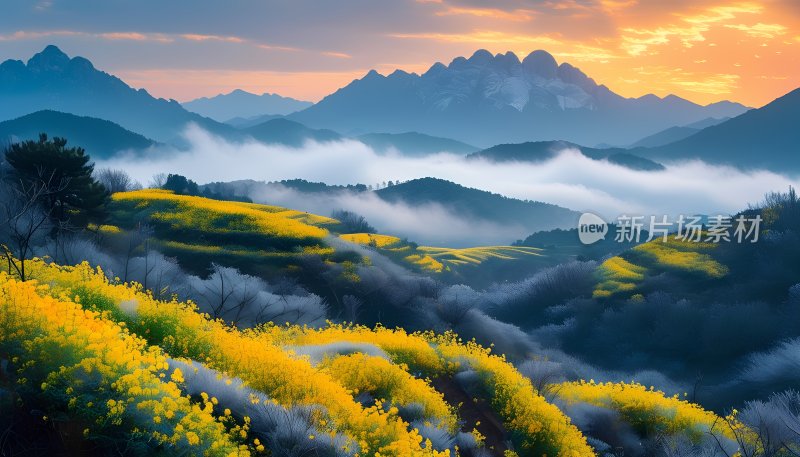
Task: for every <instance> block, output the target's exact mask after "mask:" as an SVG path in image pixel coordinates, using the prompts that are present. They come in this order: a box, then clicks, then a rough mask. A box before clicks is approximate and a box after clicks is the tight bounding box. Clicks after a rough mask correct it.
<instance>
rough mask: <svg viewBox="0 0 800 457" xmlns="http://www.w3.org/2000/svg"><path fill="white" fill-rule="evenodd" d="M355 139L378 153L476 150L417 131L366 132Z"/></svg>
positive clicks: (472, 147) (428, 152)
mask: <svg viewBox="0 0 800 457" xmlns="http://www.w3.org/2000/svg"><path fill="white" fill-rule="evenodd" d="M356 139H357V140H358V141H360V142H362V143H364V144H366V145H367V146H369V147H371V148H372V149H373V150H375V151H376V152H379V153H385V152H388V151H390V150H394V151H397V152H399V153H401V154H404V155H408V156H424V155H428V154H435V153H437V152H450V153H453V154H469V153H471V152H475V151H477V150H478V148H476V147H475V146H471V145H469V144H466V143H462V142H460V141H456V140H451V139H450V138H441V137H436V136H431V135H425V134H424V133H418V132H403V133H367V134H365V135H359V136H358V137H357V138H356Z"/></svg>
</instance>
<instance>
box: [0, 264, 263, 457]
mask: <svg viewBox="0 0 800 457" xmlns="http://www.w3.org/2000/svg"><path fill="white" fill-rule="evenodd" d="M48 292H49V288H48V287H47V286H40V285H38V284H37V283H36V282H25V283H21V282H18V281H16V280H14V279H11V278H10V277H9V276H8V275H7V274H6V273H4V272H0V348H2V351H3V352H6V353H9V354H13V358H14V359H15V360H19V362H20V368H19V369H18V370H17V372H16V376H17V377H18V382H19V383H20V384H21V385H22V387H23V388H27V389H29V390H32V391H33V394H34V395H37V396H40V397H44V398H49V399H51V400H53V401H54V403H55V406H56V407H58V405H61V406H62V407H64V406H65V407H67V408H68V410H69V411H70V412H71V413H72V414H74V415H76V416H78V417H81V418H83V419H84V420H87V421H90V422H91V424H92V425H91V427H96V428H97V429H98V431H100V430H110V429H117V430H119V429H120V428H121V426H123V425H125V426H127V427H126V428H127V429H128V430H135V432H133V433H132V435H133V437H134V438H136V437H139V438H141V439H142V440H144V441H152V442H155V443H157V444H159V445H162V446H171V447H175V448H180V449H184V451H183V452H184V453H188V454H195V455H209V456H227V455H241V456H245V455H249V453H248V451H247V449H246V447H245V448H243V447H240V446H239V445H238V444H237V443H236V442H235V441H234V440H233V439H231V437H230V436H228V434H227V432H226V428H225V426H224V425H223V424H222V423H221V422H219V421H217V419H215V417H214V416H213V415H212V413H211V411H210V410H209V409H208V408H203V407H201V406H200V405H198V404H195V403H192V402H191V401H190V399H189V398H188V397H186V396H184V395H182V394H181V391H180V388H179V387H178V385H177V384H176V382H177V380H170V381H165V380H163V379H162V378H161V377H160V376H159V374H160V373H163V372H164V371H165V370H167V369H168V363H167V358H166V356H165V355H164V353H163V351H162V350H160V349H159V348H156V347H152V346H150V347H148V345H147V343H146V342H145V341H144V340H143V339H142V338H139V337H137V336H135V335H132V334H130V333H129V332H128V331H127V330H126V329H125V328H124V326H121V325H118V324H117V323H114V322H112V321H110V320H108V319H106V318H105V317H104V316H103V315H102V314H100V313H97V312H94V311H89V310H86V309H83V308H82V307H81V306H80V305H79V304H77V303H73V302H71V301H68V300H64V299H56V298H53V297H50V296H48V295H46V294H47V293H48ZM90 432H91V428H90V429H89V432H88V433H90Z"/></svg>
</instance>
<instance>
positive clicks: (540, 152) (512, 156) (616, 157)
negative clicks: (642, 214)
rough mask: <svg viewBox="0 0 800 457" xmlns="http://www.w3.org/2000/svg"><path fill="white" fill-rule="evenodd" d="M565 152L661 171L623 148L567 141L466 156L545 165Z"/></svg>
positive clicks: (534, 143)
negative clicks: (590, 145) (600, 146)
mask: <svg viewBox="0 0 800 457" xmlns="http://www.w3.org/2000/svg"><path fill="white" fill-rule="evenodd" d="M565 149H576V150H578V151H580V152H581V154H583V155H584V156H586V157H588V158H590V159H592V160H607V161H609V162H611V163H615V164H617V165H622V166H624V167H627V168H631V169H634V170H644V171H657V170H663V169H664V166H663V165H661V164H660V163H657V162H654V161H652V160H650V159H646V158H644V157H641V156H639V155H637V154H636V152H637V151H636V150H634V151H629V150H627V149H622V148H604V149H598V148H589V147H586V146H581V145H578V144H574V143H570V142H568V141H529V142H525V143H517V144H498V145H496V146H492V147H490V148H487V149H484V150H482V151H478V152H475V153H473V154H470V155H469V156H467V157H468V158H471V159H486V160H491V161H493V162H512V161H516V162H534V163H536V162H544V161H545V160H548V159H551V158H553V157H555V156H556V154H558V153H559V152H560V151H563V150H565Z"/></svg>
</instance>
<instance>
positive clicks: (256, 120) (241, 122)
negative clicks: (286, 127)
mask: <svg viewBox="0 0 800 457" xmlns="http://www.w3.org/2000/svg"><path fill="white" fill-rule="evenodd" d="M279 117H283V116H281V115H280V114H262V115H260V116H252V117H242V116H237V117H234V118H231V119H228V120H227V121H225V123H226V124H228V125H230V126H233V127H236V128H237V129H246V128H247V127H252V126H254V125H258V124H262V123H264V122H267V121H271V120H272V119H278V118H279Z"/></svg>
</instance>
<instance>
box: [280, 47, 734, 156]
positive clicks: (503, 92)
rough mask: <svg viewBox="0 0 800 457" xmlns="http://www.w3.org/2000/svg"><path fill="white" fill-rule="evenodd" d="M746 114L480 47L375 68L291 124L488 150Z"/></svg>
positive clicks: (602, 138)
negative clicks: (442, 59) (386, 71)
mask: <svg viewBox="0 0 800 457" xmlns="http://www.w3.org/2000/svg"><path fill="white" fill-rule="evenodd" d="M745 110H746V108H745V107H744V106H742V105H740V104H738V103H731V102H720V103H714V104H711V105H708V106H700V105H697V104H695V103H692V102H690V101H688V100H684V99H682V98H679V97H676V96H674V95H669V96H667V97H664V98H659V97H657V96H655V95H646V96H643V97H640V98H637V99H629V98H624V97H621V96H619V95H617V94H615V93H613V92H611V91H610V90H609V89H608V88H607V87H605V86H603V85H598V84H597V83H595V82H594V81H593V80H592V79H591V78H589V77H588V76H586V75H585V74H584V73H582V72H581V71H580V70H579V69H577V68H575V67H573V66H572V65H570V64H568V63H562V64H560V65H559V64H557V63H556V61H555V59H554V58H553V57H552V56H551V55H550V54H548V53H547V52H545V51H534V52H532V53H531V54H530V55H528V56H527V57H525V59H524V60H522V61H520V60H519V59H518V58H517V56H516V55H515V54H513V53H511V52H508V53H506V54H497V55H494V56H493V55H492V54H491V53H489V52H488V51H485V50H480V51H477V52H476V53H475V54H473V55H472V57H470V58H469V59H466V58H464V57H458V58H456V59H454V60H453V61H452V62H451V63H450V64H449V65H447V66H445V65H443V64H442V63H436V64H434V65H433V66H432V67H431V68H430V69H429V70H428V71H427V72H425V73H424V74H422V75H417V74H414V73H406V72H404V71H400V70H398V71H395V72H394V73H392V74H390V75H388V76H382V75H380V74H378V73H377V72H376V71H374V70H372V71H370V72H369V73H368V74H367V75H366V76H364V77H363V78H361V79H358V80H355V81H353V82H352V83H350V84H348V85H347V86H346V87H343V88H341V89H339V90H338V91H336V92H335V93H333V94H331V95H329V96H327V97H325V98H324V99H323V100H321V101H320V102H319V103H317V104H315V105H314V106H311V107H309V108H307V109H305V110H303V111H300V112H298V113H294V114H292V115H290V118H291V119H294V120H297V121H299V122H302V123H304V124H306V125H308V126H311V127H316V128H320V127H325V128H331V129H334V130H336V131H339V132H342V133H345V134H348V135H358V134H363V133H367V132H388V133H400V132H408V131H415V132H420V133H425V134H428V135H434V136H442V137H447V138H453V139H457V140H459V141H464V142H466V143H469V144H475V145H479V146H483V147H487V146H490V145H492V144H498V143H502V142H524V141H532V140H553V139H564V140H568V141H572V142H576V143H580V144H598V143H608V144H630V143H632V142H634V141H636V140H638V139H640V138H642V137H644V136H645V135H648V134H651V133H652V132H657V131H659V130H662V129H665V128H668V127H671V126H674V125H683V124H686V123H688V122H695V121H699V120H701V119H705V118H708V117H725V116H729V117H730V116H736V115H738V114H741V113H742V112H744V111H745Z"/></svg>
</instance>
